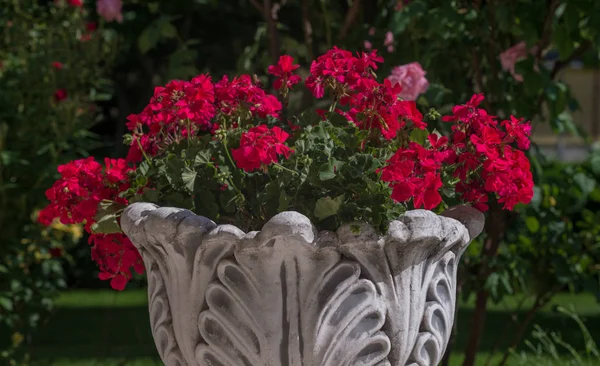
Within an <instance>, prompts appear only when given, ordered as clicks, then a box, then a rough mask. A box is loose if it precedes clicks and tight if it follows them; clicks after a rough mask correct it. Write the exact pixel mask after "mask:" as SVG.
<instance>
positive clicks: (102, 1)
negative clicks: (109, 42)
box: [96, 0, 123, 23]
mask: <svg viewBox="0 0 600 366" xmlns="http://www.w3.org/2000/svg"><path fill="white" fill-rule="evenodd" d="M122 7H123V4H122V3H121V0H98V1H97V2H96V12H98V15H100V16H101V17H102V18H104V19H105V20H106V21H107V22H112V21H113V20H116V21H117V22H119V23H121V22H123V14H121V9H122Z"/></svg>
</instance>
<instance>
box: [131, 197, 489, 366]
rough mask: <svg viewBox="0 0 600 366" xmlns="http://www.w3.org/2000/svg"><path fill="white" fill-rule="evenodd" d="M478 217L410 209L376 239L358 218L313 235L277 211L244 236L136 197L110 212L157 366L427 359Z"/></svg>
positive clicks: (441, 344)
mask: <svg viewBox="0 0 600 366" xmlns="http://www.w3.org/2000/svg"><path fill="white" fill-rule="evenodd" d="M483 222H484V220H483V214H481V213H480V212H479V211H477V210H475V209H473V208H469V207H464V206H459V207H455V208H452V209H450V210H448V211H446V212H445V213H444V214H443V215H436V214H434V213H432V212H430V211H425V210H414V211H410V212H408V213H406V214H405V215H403V216H402V217H400V218H399V219H398V220H397V221H393V222H392V223H391V224H390V227H389V230H388V233H387V235H386V236H384V237H380V236H378V235H377V234H376V233H375V231H374V230H373V229H372V228H371V227H370V226H368V225H366V224H355V225H345V226H343V227H342V228H340V229H339V230H338V231H337V232H336V233H333V232H320V233H317V232H316V231H315V229H314V226H313V225H312V224H311V222H310V221H309V219H308V218H306V217H305V216H303V215H301V214H299V213H297V212H283V213H280V214H278V215H277V216H275V217H273V218H272V219H271V220H270V221H269V222H267V223H266V224H265V225H264V227H263V228H262V230H261V231H260V232H257V231H253V232H249V233H244V232H242V231H241V230H240V229H238V228H236V227H234V226H231V225H219V226H217V225H216V224H215V223H214V222H212V221H211V220H209V219H207V218H205V217H201V216H197V215H195V214H193V213H192V212H190V211H187V210H181V209H176V208H166V207H162V208H159V207H157V206H155V205H152V204H147V203H135V204H132V205H131V206H129V207H128V208H127V209H126V210H125V213H124V215H123V217H122V219H121V224H122V227H123V230H124V231H125V233H126V234H127V235H128V236H129V238H130V239H131V240H132V241H133V244H134V245H135V246H136V247H137V248H138V249H139V251H140V253H141V255H142V257H143V259H144V263H145V264H146V269H147V275H148V296H149V310H150V322H151V326H152V334H153V336H154V340H155V342H156V347H157V349H158V352H159V354H160V356H161V358H162V360H163V362H164V363H165V365H167V366H184V365H185V366H193V365H202V366H205V365H206V366H221V365H223V366H262V365H270V366H280V365H285V366H300V365H302V366H346V365H399V366H400V365H401V366H404V365H437V364H438V363H439V361H440V358H441V357H442V355H443V353H444V350H445V347H446V344H447V342H448V337H449V335H450V331H451V328H452V323H453V321H454V310H455V309H454V306H455V297H456V288H455V287H456V266H457V262H458V260H459V258H460V256H461V254H462V253H463V251H464V249H465V248H466V247H467V245H468V244H469V242H470V241H471V240H472V239H473V238H474V237H475V236H477V235H478V234H479V233H480V232H481V230H482V229H483Z"/></svg>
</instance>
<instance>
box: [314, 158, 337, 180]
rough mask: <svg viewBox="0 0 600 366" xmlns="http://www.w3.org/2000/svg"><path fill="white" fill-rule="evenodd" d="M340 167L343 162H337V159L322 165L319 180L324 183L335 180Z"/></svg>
mask: <svg viewBox="0 0 600 366" xmlns="http://www.w3.org/2000/svg"><path fill="white" fill-rule="evenodd" d="M340 167H341V162H339V161H337V160H336V159H335V158H331V159H330V160H329V161H328V162H327V163H325V164H323V165H321V167H320V168H319V179H320V180H322V181H324V180H330V179H333V178H335V176H336V173H337V172H338V171H339V168H340Z"/></svg>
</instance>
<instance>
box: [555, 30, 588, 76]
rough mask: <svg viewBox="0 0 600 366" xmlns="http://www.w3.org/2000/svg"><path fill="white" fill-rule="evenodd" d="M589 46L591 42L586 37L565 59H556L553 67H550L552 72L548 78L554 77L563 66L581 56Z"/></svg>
mask: <svg viewBox="0 0 600 366" xmlns="http://www.w3.org/2000/svg"><path fill="white" fill-rule="evenodd" d="M591 46H592V42H590V41H589V40H587V39H586V40H584V41H583V42H581V44H580V45H579V47H577V48H576V49H575V51H573V53H571V56H569V57H568V58H567V59H566V60H564V61H556V62H555V63H554V67H553V68H552V72H551V73H550V78H551V79H554V78H555V77H556V75H557V74H558V73H559V72H560V71H561V70H562V69H563V68H565V66H568V65H569V64H570V63H571V62H573V61H575V60H576V59H578V58H579V57H581V56H583V55H584V54H585V53H586V52H587V51H588V50H589V49H590V47H591Z"/></svg>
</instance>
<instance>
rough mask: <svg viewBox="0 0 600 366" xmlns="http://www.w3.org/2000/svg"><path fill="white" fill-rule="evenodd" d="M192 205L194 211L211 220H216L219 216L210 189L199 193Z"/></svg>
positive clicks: (217, 207) (217, 206) (215, 201)
mask: <svg viewBox="0 0 600 366" xmlns="http://www.w3.org/2000/svg"><path fill="white" fill-rule="evenodd" d="M194 207H195V210H194V212H196V213H197V214H198V215H202V216H206V217H208V218H209V219H211V220H217V218H218V216H219V205H218V204H217V200H216V198H215V195H214V194H212V192H211V191H204V192H202V194H201V195H200V194H199V195H197V196H196V199H195V200H194Z"/></svg>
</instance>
